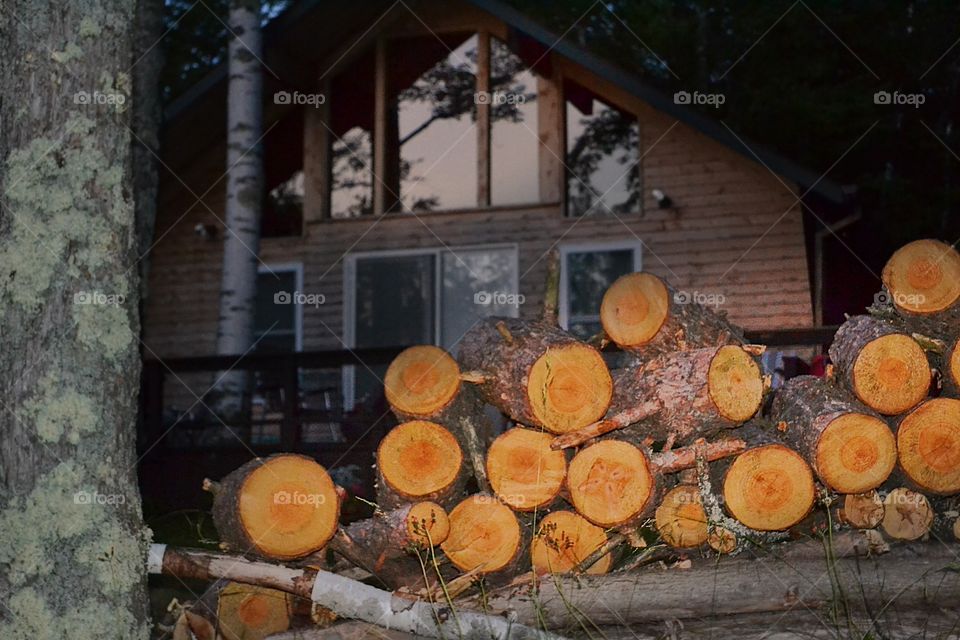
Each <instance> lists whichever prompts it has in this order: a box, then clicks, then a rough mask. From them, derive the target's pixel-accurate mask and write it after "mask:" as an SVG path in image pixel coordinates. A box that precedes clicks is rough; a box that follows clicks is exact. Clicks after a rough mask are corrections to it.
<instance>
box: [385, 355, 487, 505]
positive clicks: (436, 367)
mask: <svg viewBox="0 0 960 640" xmlns="http://www.w3.org/2000/svg"><path fill="white" fill-rule="evenodd" d="M462 377H463V374H462V373H461V371H460V367H459V366H458V365H457V362H456V360H454V359H453V358H452V357H451V356H450V355H449V354H448V353H447V352H446V351H444V350H443V349H440V348H439V347H435V346H432V345H420V346H416V347H410V348H409V349H406V350H404V351H403V352H402V353H401V354H400V355H399V356H397V357H396V358H395V359H394V360H393V362H391V363H390V367H389V368H387V373H386V375H385V376H384V378H383V382H384V391H385V393H386V397H387V402H388V403H389V404H390V408H391V409H393V413H394V414H395V415H396V416H397V418H398V419H400V421H410V420H429V421H430V422H435V423H437V424H440V425H443V426H444V427H446V428H447V429H448V430H449V431H450V433H452V434H453V435H454V437H455V438H456V439H457V441H458V442H459V443H460V448H461V449H462V450H463V452H464V453H465V454H466V457H467V463H468V464H469V465H470V469H471V471H472V472H473V476H474V478H476V481H477V486H478V488H479V489H480V490H481V491H486V490H488V489H489V483H488V480H487V477H486V469H485V465H484V453H485V451H486V448H487V445H488V444H489V441H490V440H491V439H492V438H493V431H494V429H493V425H492V424H491V422H490V420H488V419H487V418H486V416H485V413H484V410H483V400H482V399H481V398H480V395H479V393H478V392H477V389H476V388H475V387H474V386H473V385H471V384H465V383H463V382H462V379H461V378H462Z"/></svg>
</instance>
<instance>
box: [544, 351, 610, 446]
mask: <svg viewBox="0 0 960 640" xmlns="http://www.w3.org/2000/svg"><path fill="white" fill-rule="evenodd" d="M527 395H528V398H529V400H530V408H531V410H532V412H533V415H534V417H535V418H536V419H537V420H538V421H539V423H540V424H542V425H543V426H544V428H546V429H547V430H548V431H550V432H552V433H567V432H568V431H573V430H575V429H579V428H580V427H583V426H586V425H588V424H590V423H592V422H594V421H596V420H599V419H600V418H601V417H602V416H603V414H604V413H606V411H607V408H608V407H609V406H610V399H611V398H612V397H613V380H612V378H611V377H610V371H609V369H607V365H606V363H605V362H604V361H603V357H602V356H601V355H600V353H599V352H598V351H597V350H596V349H593V348H592V347H588V346H587V345H585V344H567V345H564V346H560V347H551V348H550V349H547V351H546V353H544V354H543V355H542V356H540V358H538V359H537V361H536V362H535V363H534V364H533V367H531V369H530V375H529V377H528V381H527Z"/></svg>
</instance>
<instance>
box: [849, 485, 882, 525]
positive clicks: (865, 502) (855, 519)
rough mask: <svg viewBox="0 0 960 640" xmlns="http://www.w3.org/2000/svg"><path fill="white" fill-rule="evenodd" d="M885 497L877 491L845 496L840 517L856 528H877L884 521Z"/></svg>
mask: <svg viewBox="0 0 960 640" xmlns="http://www.w3.org/2000/svg"><path fill="white" fill-rule="evenodd" d="M883 514H884V508H883V499H882V498H881V497H880V494H878V493H877V492H876V491H867V492H866V493H851V494H849V495H846V496H844V497H843V506H842V507H841V508H840V519H841V520H843V522H846V523H847V524H849V525H850V526H851V527H854V528H855V529H875V528H877V527H878V526H880V523H881V522H883Z"/></svg>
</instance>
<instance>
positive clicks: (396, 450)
mask: <svg viewBox="0 0 960 640" xmlns="http://www.w3.org/2000/svg"><path fill="white" fill-rule="evenodd" d="M462 465H463V452H462V451H461V450H460V445H458V444H457V440H456V438H454V437H453V434H451V433H450V432H449V431H447V430H446V429H444V428H443V427H441V426H440V425H438V424H435V423H433V422H427V421H424V420H413V421H411V422H404V423H403V424H400V425H397V426H396V427H394V428H393V429H391V430H390V432H389V433H388V434H387V435H386V436H385V437H384V438H383V440H382V441H381V442H380V446H379V448H378V449H377V466H378V468H379V470H380V474H381V475H382V476H383V480H384V482H386V483H387V486H389V487H390V489H392V490H393V491H395V492H396V493H398V494H399V495H401V496H403V497H404V498H409V499H411V500H417V499H422V498H424V497H427V496H431V495H434V494H442V493H443V492H444V491H446V490H447V489H448V488H449V487H451V486H452V485H453V484H454V482H456V480H457V478H458V476H459V474H460V468H461V466H462Z"/></svg>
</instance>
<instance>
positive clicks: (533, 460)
mask: <svg viewBox="0 0 960 640" xmlns="http://www.w3.org/2000/svg"><path fill="white" fill-rule="evenodd" d="M552 441H553V438H552V437H551V436H550V435H549V434H547V433H544V432H542V431H535V430H533V429H522V428H514V429H510V430H508V431H506V432H504V433H503V434H501V435H500V436H499V437H498V438H497V439H496V440H494V441H493V444H491V445H490V449H489V450H488V451H487V463H486V464H487V477H488V478H489V479H490V485H491V487H492V488H493V491H494V492H495V493H496V495H497V497H498V498H499V499H500V500H501V501H503V502H504V503H505V504H507V505H509V506H510V507H511V508H513V509H516V510H517V511H531V510H533V509H542V508H545V507H548V506H549V505H550V504H551V503H552V502H554V500H556V498H557V496H558V495H559V494H560V489H561V488H562V487H563V481H564V479H565V478H566V476H567V459H566V456H564V454H563V452H562V451H554V450H553V449H551V448H550V443H551V442H552Z"/></svg>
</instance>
